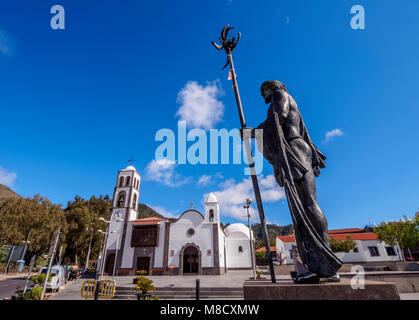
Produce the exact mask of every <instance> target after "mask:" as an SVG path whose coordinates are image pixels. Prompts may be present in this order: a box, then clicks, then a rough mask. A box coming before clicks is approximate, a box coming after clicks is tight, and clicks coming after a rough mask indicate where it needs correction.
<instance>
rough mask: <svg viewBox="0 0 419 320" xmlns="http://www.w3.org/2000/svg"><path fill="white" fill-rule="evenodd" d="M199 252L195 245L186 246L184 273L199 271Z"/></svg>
mask: <svg viewBox="0 0 419 320" xmlns="http://www.w3.org/2000/svg"><path fill="white" fill-rule="evenodd" d="M198 262H199V252H198V249H197V248H196V247H194V246H189V247H186V248H185V250H184V251H183V273H198V272H199V265H198Z"/></svg>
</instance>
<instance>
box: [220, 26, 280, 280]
mask: <svg viewBox="0 0 419 320" xmlns="http://www.w3.org/2000/svg"><path fill="white" fill-rule="evenodd" d="M231 29H234V28H233V27H230V26H229V25H226V26H225V27H224V28H223V30H222V31H221V36H220V41H221V45H220V44H217V43H215V42H214V41H213V42H212V44H213V45H214V47H215V48H216V49H217V50H221V49H224V50H225V52H226V53H227V63H226V64H225V66H224V67H223V69H225V68H226V67H227V66H228V65H230V67H231V70H230V72H231V76H232V80H233V89H234V95H235V96H236V103H237V110H238V112H239V118H240V124H241V127H242V129H244V128H246V121H245V119H244V114H243V108H242V102H241V99H240V93H239V87H238V85H237V79H236V71H235V69H234V64H233V56H232V52H233V50H234V48H235V47H236V45H237V43H238V42H239V40H240V37H241V33H240V32H239V33H238V37H237V40H236V39H235V38H234V37H233V38H232V39H227V35H228V32H229V31H230V30H231ZM243 142H244V145H245V148H246V153H247V159H248V163H249V169H250V174H251V177H252V183H253V190H254V192H255V198H256V203H257V207H258V211H259V218H260V223H261V225H262V231H263V237H264V240H265V246H266V254H267V256H268V262H269V271H270V274H271V279H272V282H273V283H275V282H276V279H275V271H274V265H273V261H272V256H271V246H270V242H269V236H268V230H267V228H266V220H265V213H264V211H263V205H262V198H261V195H260V189H259V183H258V178H257V176H256V171H255V163H254V161H253V154H252V150H251V148H250V141H249V139H248V137H243Z"/></svg>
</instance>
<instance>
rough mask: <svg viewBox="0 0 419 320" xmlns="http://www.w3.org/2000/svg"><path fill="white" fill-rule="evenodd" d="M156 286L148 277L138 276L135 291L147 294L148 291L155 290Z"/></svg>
mask: <svg viewBox="0 0 419 320" xmlns="http://www.w3.org/2000/svg"><path fill="white" fill-rule="evenodd" d="M154 290H156V288H155V287H154V286H153V280H151V279H148V278H146V277H144V276H140V277H138V281H137V285H136V286H135V291H140V292H141V293H142V294H146V293H147V292H148V291H154Z"/></svg>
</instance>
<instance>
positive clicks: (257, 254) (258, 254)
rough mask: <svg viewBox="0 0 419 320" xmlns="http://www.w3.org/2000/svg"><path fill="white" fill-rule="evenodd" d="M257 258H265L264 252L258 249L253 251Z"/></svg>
mask: <svg viewBox="0 0 419 320" xmlns="http://www.w3.org/2000/svg"><path fill="white" fill-rule="evenodd" d="M255 255H256V257H257V258H265V252H263V251H258V252H256V253H255Z"/></svg>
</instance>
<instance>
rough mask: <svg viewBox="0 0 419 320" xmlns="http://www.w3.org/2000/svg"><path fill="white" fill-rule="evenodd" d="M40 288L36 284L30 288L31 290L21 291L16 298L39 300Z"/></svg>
mask: <svg viewBox="0 0 419 320" xmlns="http://www.w3.org/2000/svg"><path fill="white" fill-rule="evenodd" d="M41 296H42V288H41V287H40V286H38V285H36V286H35V287H33V288H32V290H27V291H26V292H25V293H23V292H21V293H19V294H18V296H17V299H18V300H41Z"/></svg>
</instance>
